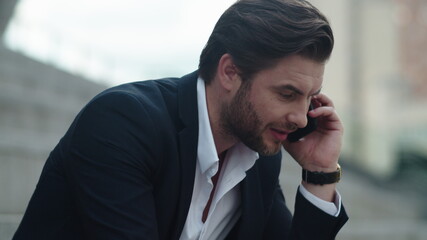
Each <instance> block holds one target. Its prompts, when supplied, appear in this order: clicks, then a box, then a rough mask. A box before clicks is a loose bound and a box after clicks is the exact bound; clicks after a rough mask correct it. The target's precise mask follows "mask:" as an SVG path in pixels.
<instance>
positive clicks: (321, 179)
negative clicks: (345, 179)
mask: <svg viewBox="0 0 427 240" xmlns="http://www.w3.org/2000/svg"><path fill="white" fill-rule="evenodd" d="M341 175H342V171H341V166H340V165H339V164H338V165H337V170H336V171H335V172H331V173H324V172H310V171H308V170H305V169H302V180H303V181H305V182H307V183H312V184H318V185H323V184H331V183H337V182H339V181H340V179H341Z"/></svg>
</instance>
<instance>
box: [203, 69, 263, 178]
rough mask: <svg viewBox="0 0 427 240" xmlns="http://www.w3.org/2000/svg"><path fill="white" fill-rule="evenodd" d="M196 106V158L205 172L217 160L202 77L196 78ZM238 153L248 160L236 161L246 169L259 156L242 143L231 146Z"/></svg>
mask: <svg viewBox="0 0 427 240" xmlns="http://www.w3.org/2000/svg"><path fill="white" fill-rule="evenodd" d="M197 107H198V114H199V139H198V145H197V159H198V161H199V165H200V170H201V171H202V173H204V172H206V171H207V170H208V169H209V168H211V167H212V166H213V165H215V164H217V162H218V154H217V152H216V147H215V142H214V138H213V135H212V129H211V124H210V121H209V114H208V108H207V103H206V88H205V81H204V80H203V79H202V78H200V77H199V78H198V79H197ZM232 149H233V150H234V151H237V152H238V153H239V154H238V155H240V156H239V158H242V159H246V160H249V159H250V161H239V163H237V164H238V165H240V167H241V168H243V169H245V171H246V170H248V169H249V168H250V167H252V166H253V164H254V163H255V160H256V159H258V158H259V155H258V153H257V152H255V151H253V150H251V149H250V148H248V147H247V146H246V145H244V144H243V143H238V144H236V145H235V146H234V147H232Z"/></svg>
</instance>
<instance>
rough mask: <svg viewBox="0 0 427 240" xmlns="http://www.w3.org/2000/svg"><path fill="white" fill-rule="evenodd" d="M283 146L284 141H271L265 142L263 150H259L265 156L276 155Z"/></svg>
mask: <svg viewBox="0 0 427 240" xmlns="http://www.w3.org/2000/svg"><path fill="white" fill-rule="evenodd" d="M281 147H282V143H281V142H279V143H270V144H264V147H263V149H262V150H261V151H258V153H260V154H261V155H264V156H272V155H276V154H277V153H278V152H279V151H280V149H281Z"/></svg>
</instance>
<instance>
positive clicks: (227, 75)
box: [216, 53, 241, 91]
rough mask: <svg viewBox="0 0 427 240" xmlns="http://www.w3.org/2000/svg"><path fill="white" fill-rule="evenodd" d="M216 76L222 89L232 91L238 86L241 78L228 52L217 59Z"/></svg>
mask: <svg viewBox="0 0 427 240" xmlns="http://www.w3.org/2000/svg"><path fill="white" fill-rule="evenodd" d="M216 76H217V77H218V80H219V83H220V85H221V86H222V87H223V88H224V89H226V90H228V91H232V90H233V89H236V87H237V88H239V86H240V83H241V82H240V81H241V79H240V76H239V72H238V69H237V67H236V65H234V62H233V58H232V57H231V55H230V54H228V53H226V54H224V55H222V57H221V58H220V59H219V62H218V68H217V74H216Z"/></svg>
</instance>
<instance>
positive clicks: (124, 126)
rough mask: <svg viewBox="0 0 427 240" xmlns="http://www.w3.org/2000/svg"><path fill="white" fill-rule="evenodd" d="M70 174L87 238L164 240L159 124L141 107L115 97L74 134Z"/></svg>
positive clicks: (88, 112)
mask: <svg viewBox="0 0 427 240" xmlns="http://www.w3.org/2000/svg"><path fill="white" fill-rule="evenodd" d="M71 134H72V135H71V139H70V142H69V147H68V153H67V156H68V157H67V159H66V161H65V169H66V174H67V177H68V179H69V182H70V185H71V189H72V192H73V198H74V199H73V200H74V202H75V204H76V209H77V211H78V215H79V217H80V220H81V222H82V225H83V229H84V234H85V235H86V238H87V239H158V235H157V223H156V212H155V203H154V199H153V195H152V191H153V185H152V181H151V179H152V178H153V172H154V169H155V168H156V164H155V161H154V160H153V159H156V158H155V157H154V156H155V154H156V153H155V151H154V150H153V149H154V148H153V146H155V145H156V138H155V125H154V124H153V122H152V120H151V119H150V117H149V114H148V112H147V111H146V109H145V108H144V105H143V104H141V102H140V101H139V100H138V99H137V98H135V97H133V96H132V95H129V94H127V93H120V92H113V93H108V94H106V95H103V96H101V97H98V98H97V99H95V100H94V101H92V102H91V103H90V104H89V105H88V106H87V107H86V108H85V109H84V110H83V111H82V112H81V113H80V115H79V116H78V118H77V119H76V121H75V122H74V127H73V128H72V130H71Z"/></svg>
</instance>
